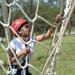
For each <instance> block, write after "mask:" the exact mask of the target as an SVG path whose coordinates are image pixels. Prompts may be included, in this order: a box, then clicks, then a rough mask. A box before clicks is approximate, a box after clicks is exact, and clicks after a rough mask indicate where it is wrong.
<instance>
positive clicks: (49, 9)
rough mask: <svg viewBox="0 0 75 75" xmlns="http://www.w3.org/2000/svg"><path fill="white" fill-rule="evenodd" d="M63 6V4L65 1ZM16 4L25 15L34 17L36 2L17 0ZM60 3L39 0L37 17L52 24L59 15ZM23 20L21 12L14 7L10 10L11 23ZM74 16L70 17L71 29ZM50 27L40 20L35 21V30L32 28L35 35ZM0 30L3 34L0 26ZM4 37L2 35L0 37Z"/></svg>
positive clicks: (50, 0)
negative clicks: (18, 19) (19, 19)
mask: <svg viewBox="0 0 75 75" xmlns="http://www.w3.org/2000/svg"><path fill="white" fill-rule="evenodd" d="M7 1H8V2H9V3H10V2H11V0H7ZM63 1H64V4H65V0H63ZM17 2H18V3H19V4H20V5H21V7H22V8H23V10H24V11H25V12H26V13H27V15H28V16H29V17H30V18H31V19H33V18H34V16H35V10H36V3H37V0H17ZM60 6H61V5H60V1H58V0H48V1H45V0H40V6H39V12H38V15H40V16H42V17H44V18H45V19H47V20H48V21H49V22H51V23H53V22H54V20H55V17H56V15H57V14H58V13H60ZM1 8H2V7H1V3H0V20H1V21H3V17H2V16H3V15H2V13H1V12H2V11H1ZM20 17H21V18H25V17H24V15H23V14H22V13H21V11H20V10H19V8H18V7H16V6H14V7H13V8H12V15H11V22H12V21H13V20H15V19H17V18H20ZM74 21H75V14H73V15H72V18H71V23H70V24H71V27H69V28H72V26H75V22H74ZM49 27H50V26H49V25H46V23H45V22H43V21H42V20H40V19H37V21H36V22H35V28H34V32H35V33H38V34H39V33H43V32H45V31H46V30H47V29H48V28H49ZM0 30H1V33H4V30H3V27H2V26H1V25H0ZM0 36H1V35H0ZM2 36H4V35H2Z"/></svg>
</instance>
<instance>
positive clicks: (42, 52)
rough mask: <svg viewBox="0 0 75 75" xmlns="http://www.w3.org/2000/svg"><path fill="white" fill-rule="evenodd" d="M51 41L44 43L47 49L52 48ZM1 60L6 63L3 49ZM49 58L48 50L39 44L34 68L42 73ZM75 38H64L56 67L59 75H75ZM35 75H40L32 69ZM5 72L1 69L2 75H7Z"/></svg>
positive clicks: (0, 55) (34, 58)
mask: <svg viewBox="0 0 75 75" xmlns="http://www.w3.org/2000/svg"><path fill="white" fill-rule="evenodd" d="M50 42H51V40H50V39H48V40H45V41H43V42H42V43H43V44H44V45H46V46H47V47H49V46H50ZM0 53H1V54H0V59H1V60H3V61H4V62H5V61H6V54H5V52H4V50H2V48H0ZM47 57H48V50H46V49H45V48H44V47H42V46H41V45H39V44H36V45H35V51H34V56H33V60H32V63H31V64H33V66H35V67H36V68H38V69H39V70H40V71H41V70H42V68H43V66H44V63H45V61H46V58H47ZM74 70H75V36H74V35H72V36H64V38H63V41H62V44H61V47H60V52H59V57H58V61H57V65H56V72H57V75H60V74H61V75H75V71H74ZM31 71H32V73H33V75H35V74H36V75H39V73H38V72H36V71H35V70H34V69H32V68H31ZM3 72H4V71H3V70H2V69H1V68H0V73H1V75H5V73H3Z"/></svg>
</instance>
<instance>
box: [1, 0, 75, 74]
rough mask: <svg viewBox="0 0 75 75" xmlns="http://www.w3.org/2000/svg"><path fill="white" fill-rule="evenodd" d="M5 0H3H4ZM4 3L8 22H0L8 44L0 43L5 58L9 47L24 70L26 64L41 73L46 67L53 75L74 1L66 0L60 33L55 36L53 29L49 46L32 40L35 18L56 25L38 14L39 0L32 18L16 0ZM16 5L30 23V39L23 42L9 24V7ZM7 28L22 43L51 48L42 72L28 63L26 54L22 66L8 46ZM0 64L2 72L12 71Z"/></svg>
mask: <svg viewBox="0 0 75 75" xmlns="http://www.w3.org/2000/svg"><path fill="white" fill-rule="evenodd" d="M4 1H5V0H4ZM4 3H5V5H7V6H8V7H9V16H8V22H7V24H4V23H3V22H1V21H0V24H1V25H2V26H3V27H4V28H5V30H6V35H7V36H6V37H7V41H8V46H7V48H5V46H4V45H3V44H2V43H1V42H0V45H1V46H2V48H3V50H5V51H6V55H7V58H8V60H9V54H8V50H9V48H10V49H11V51H12V53H13V55H14V57H15V58H16V61H17V63H18V64H19V66H20V67H21V68H22V69H23V70H24V69H25V68H26V67H27V66H30V67H31V68H33V69H35V70H36V71H37V72H39V73H40V74H41V75H43V74H45V71H46V69H49V71H48V72H47V74H49V75H54V74H55V66H56V61H57V57H58V53H59V50H60V45H61V42H62V39H63V35H64V32H65V29H66V27H67V24H68V21H69V20H70V17H71V14H72V12H73V9H74V7H75V1H74V0H66V8H65V10H64V17H65V19H64V20H63V21H62V26H61V29H60V33H59V34H58V37H57V38H56V33H57V28H56V31H55V34H54V37H53V40H52V45H51V47H50V48H49V47H46V46H45V45H43V44H42V43H41V42H38V41H35V40H32V34H33V30H34V26H35V21H36V20H37V19H41V20H42V21H44V22H46V23H47V24H48V25H50V26H53V27H56V26H55V25H54V24H51V23H50V22H48V21H47V20H46V19H45V18H43V17H41V16H39V15H38V10H39V4H40V2H39V0H38V2H37V7H36V12H35V17H34V18H33V19H30V18H29V17H28V15H27V14H26V12H25V11H24V10H23V9H22V7H21V6H20V5H19V4H18V3H17V2H16V0H13V2H12V3H10V4H7V3H6V2H4ZM14 5H15V6H17V7H18V8H19V10H21V12H22V14H24V16H25V17H26V18H27V19H28V20H29V21H30V22H31V23H32V31H31V35H30V40H29V41H27V42H25V41H23V40H22V39H21V38H20V36H19V35H18V34H17V33H16V32H15V31H14V30H13V28H12V27H11V26H10V18H11V9H12V7H14ZM7 28H9V29H11V30H12V31H13V32H14V33H15V34H16V35H17V37H19V38H20V40H21V41H22V42H23V43H24V44H27V45H29V44H30V43H31V42H36V43H38V44H40V45H41V46H43V47H44V48H46V49H47V50H51V52H50V53H49V54H50V55H49V56H48V58H47V61H46V63H45V65H44V67H43V69H42V72H41V71H39V70H38V69H37V68H36V67H34V66H33V65H31V64H28V55H27V56H26V64H25V65H24V66H22V65H21V64H20V62H19V60H18V59H17V57H16V55H15V53H14V52H13V49H12V48H11V47H10V45H9V36H8V33H7V31H8V30H7ZM53 54H54V58H53V60H52V62H51V64H50V63H49V62H50V59H51V57H52V55H53ZM9 63H10V60H9ZM48 65H49V66H50V68H48ZM0 66H1V67H2V69H3V70H4V72H5V73H6V74H10V73H11V72H12V68H11V70H10V71H7V70H6V69H5V67H4V66H3V61H1V60H0ZM10 66H11V63H10Z"/></svg>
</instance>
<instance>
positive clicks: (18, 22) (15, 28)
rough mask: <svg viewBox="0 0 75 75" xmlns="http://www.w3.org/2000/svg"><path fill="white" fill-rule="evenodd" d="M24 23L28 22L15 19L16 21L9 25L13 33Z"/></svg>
mask: <svg viewBox="0 0 75 75" xmlns="http://www.w3.org/2000/svg"><path fill="white" fill-rule="evenodd" d="M25 22H28V21H27V20H25V19H22V18H19V19H16V20H15V21H14V22H13V23H12V24H11V26H12V28H13V29H14V30H15V31H17V30H18V28H19V27H20V26H21V25H22V24H23V23H25Z"/></svg>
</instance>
